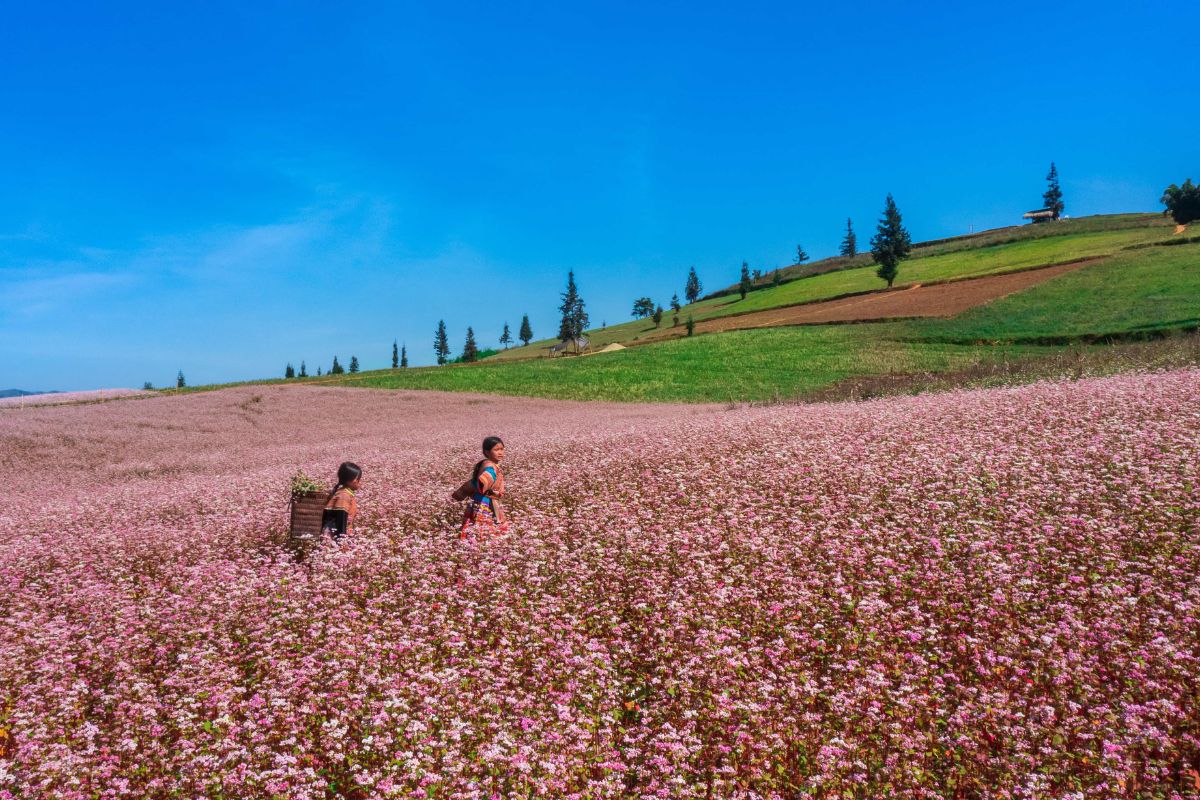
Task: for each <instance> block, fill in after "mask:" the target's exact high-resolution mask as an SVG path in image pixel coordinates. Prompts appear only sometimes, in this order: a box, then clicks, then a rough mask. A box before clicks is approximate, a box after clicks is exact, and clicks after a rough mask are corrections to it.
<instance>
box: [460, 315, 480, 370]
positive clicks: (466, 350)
mask: <svg viewBox="0 0 1200 800" xmlns="http://www.w3.org/2000/svg"><path fill="white" fill-rule="evenodd" d="M478 360H479V346H478V345H476V344H475V331H473V330H471V326H469V325H468V326H467V341H466V343H465V344H464V345H463V352H462V362H463V363H464V364H470V363H471V362H472V361H478Z"/></svg>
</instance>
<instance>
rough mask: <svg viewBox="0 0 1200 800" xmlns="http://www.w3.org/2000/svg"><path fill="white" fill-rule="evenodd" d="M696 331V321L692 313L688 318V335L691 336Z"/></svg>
mask: <svg viewBox="0 0 1200 800" xmlns="http://www.w3.org/2000/svg"><path fill="white" fill-rule="evenodd" d="M695 332H696V321H695V320H693V319H692V315H691V314H688V318H687V335H688V336H691V335H692V334H693V333H695Z"/></svg>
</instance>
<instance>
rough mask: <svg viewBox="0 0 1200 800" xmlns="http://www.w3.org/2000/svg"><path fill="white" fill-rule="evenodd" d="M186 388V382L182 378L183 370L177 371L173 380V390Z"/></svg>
mask: <svg viewBox="0 0 1200 800" xmlns="http://www.w3.org/2000/svg"><path fill="white" fill-rule="evenodd" d="M185 386H187V381H186V380H184V378H183V370H179V375H178V376H177V377H176V378H175V388H176V389H182V388H183V387H185Z"/></svg>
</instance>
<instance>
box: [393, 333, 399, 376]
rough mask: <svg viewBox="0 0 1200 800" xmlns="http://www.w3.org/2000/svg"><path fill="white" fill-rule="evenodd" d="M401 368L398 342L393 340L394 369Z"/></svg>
mask: <svg viewBox="0 0 1200 800" xmlns="http://www.w3.org/2000/svg"><path fill="white" fill-rule="evenodd" d="M399 366H400V352H399V351H398V350H397V349H396V340H395V339H393V340H392V369H396V368H397V367H399Z"/></svg>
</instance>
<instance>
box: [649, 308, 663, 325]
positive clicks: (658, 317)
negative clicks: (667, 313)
mask: <svg viewBox="0 0 1200 800" xmlns="http://www.w3.org/2000/svg"><path fill="white" fill-rule="evenodd" d="M662 317H663V307H662V306H656V307H655V309H654V315H653V317H651V318H652V319H653V320H654V327H656V328H657V327H658V326H660V325H662Z"/></svg>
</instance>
